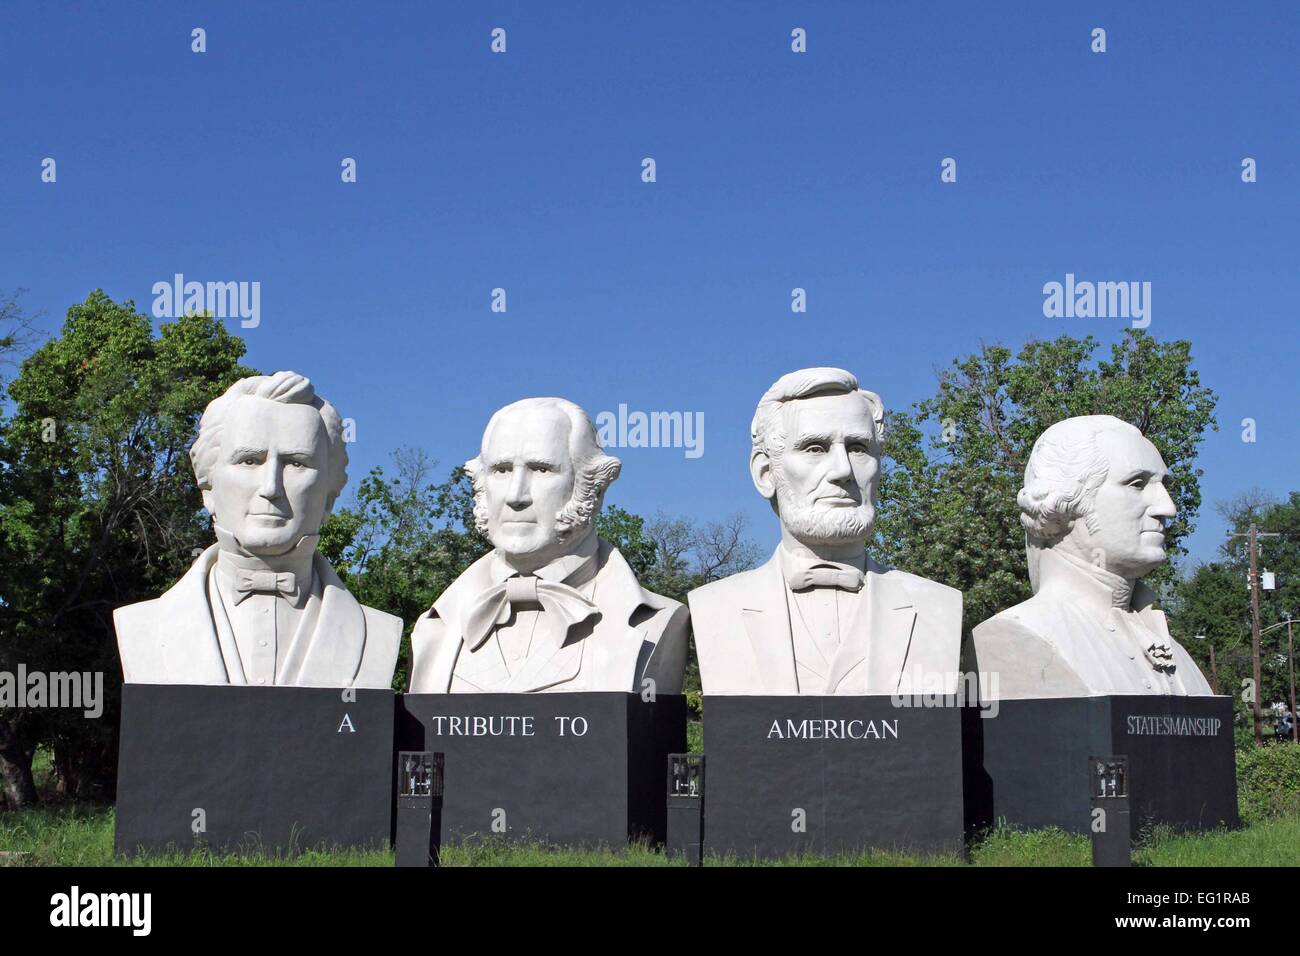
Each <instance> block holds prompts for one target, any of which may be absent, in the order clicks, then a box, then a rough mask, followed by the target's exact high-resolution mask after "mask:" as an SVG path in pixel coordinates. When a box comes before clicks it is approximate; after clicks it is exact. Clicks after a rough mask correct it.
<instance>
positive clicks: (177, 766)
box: [116, 684, 393, 853]
mask: <svg viewBox="0 0 1300 956" xmlns="http://www.w3.org/2000/svg"><path fill="white" fill-rule="evenodd" d="M349 693H350V694H354V695H355V700H344V696H343V695H344V691H343V690H342V689H339V690H334V689H322V688H306V687H218V686H196V685H182V684H125V685H123V687H122V725H121V744H120V749H119V753H118V771H117V836H116V847H117V850H118V852H120V853H132V852H135V851H137V850H140V849H144V850H151V851H161V850H165V849H168V848H172V849H177V850H188V849H192V848H193V847H195V846H196V845H206V846H209V847H211V848H213V849H233V848H236V847H241V846H242V847H258V848H261V849H264V850H266V851H267V852H277V851H284V850H288V849H291V848H295V849H305V848H309V847H314V846H318V845H326V846H335V845H336V846H358V847H364V846H371V847H386V846H387V845H388V840H389V835H390V828H391V820H392V805H393V790H392V777H393V771H392V764H393V692H392V691H390V690H356V691H350V692H349ZM196 830H197V831H198V832H196Z"/></svg>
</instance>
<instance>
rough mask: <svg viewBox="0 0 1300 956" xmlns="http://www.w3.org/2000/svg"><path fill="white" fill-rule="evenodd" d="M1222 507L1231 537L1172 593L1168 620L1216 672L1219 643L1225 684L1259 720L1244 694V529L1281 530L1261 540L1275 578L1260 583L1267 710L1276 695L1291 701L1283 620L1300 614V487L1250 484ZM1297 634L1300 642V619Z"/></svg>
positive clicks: (1248, 672) (1247, 627) (1247, 646)
mask: <svg viewBox="0 0 1300 956" xmlns="http://www.w3.org/2000/svg"><path fill="white" fill-rule="evenodd" d="M1218 510H1219V512H1220V513H1221V514H1222V515H1223V517H1224V519H1225V520H1226V521H1227V523H1228V528H1229V535H1231V537H1229V538H1228V539H1227V540H1226V541H1225V542H1224V544H1223V545H1222V546H1221V548H1220V557H1219V559H1218V560H1216V561H1211V562H1208V563H1206V564H1202V565H1199V566H1198V567H1196V568H1195V569H1194V570H1193V571H1192V572H1191V573H1190V574H1188V575H1186V576H1185V577H1184V578H1183V579H1181V580H1180V581H1179V582H1178V583H1177V585H1176V586H1175V588H1174V591H1173V595H1172V598H1171V600H1170V601H1169V627H1170V632H1171V633H1172V634H1173V636H1174V638H1175V639H1177V640H1178V641H1179V642H1180V643H1182V644H1183V645H1184V646H1185V647H1186V648H1187V649H1188V651H1189V652H1190V653H1191V654H1192V656H1193V657H1195V658H1196V661H1197V663H1198V664H1200V666H1201V669H1202V670H1203V671H1204V672H1205V673H1206V675H1210V673H1211V667H1210V648H1211V647H1213V648H1214V657H1215V661H1214V670H1215V671H1217V674H1218V684H1219V689H1220V690H1221V691H1222V692H1223V693H1225V694H1231V695H1233V696H1234V697H1236V699H1237V710H1238V712H1239V713H1240V714H1242V715H1243V719H1244V720H1245V721H1246V722H1248V723H1253V717H1249V716H1248V715H1249V714H1250V712H1251V711H1252V710H1253V705H1252V704H1251V703H1249V701H1248V700H1247V699H1246V698H1245V697H1244V696H1243V694H1242V690H1243V688H1244V686H1245V684H1244V682H1245V681H1246V680H1248V679H1250V678H1252V677H1253V667H1252V662H1251V619H1250V589H1249V587H1248V575H1249V570H1250V558H1249V555H1248V553H1247V550H1246V547H1247V545H1246V538H1245V533H1246V531H1247V529H1248V528H1249V527H1250V525H1251V524H1252V523H1254V524H1256V525H1257V526H1258V529H1259V530H1260V531H1261V532H1269V533H1276V534H1278V535H1279V537H1276V538H1261V539H1260V540H1259V570H1260V571H1261V572H1262V571H1265V570H1267V571H1271V572H1273V574H1274V579H1275V584H1276V588H1275V589H1274V590H1271V591H1265V590H1261V591H1260V600H1259V620H1260V628H1261V630H1262V632H1263V633H1262V634H1261V636H1260V679H1261V682H1262V686H1261V688H1260V694H1259V699H1260V702H1261V704H1263V705H1264V707H1265V709H1266V710H1267V709H1268V708H1269V707H1270V705H1272V704H1274V703H1281V704H1285V705H1286V706H1287V708H1288V709H1289V707H1290V689H1289V683H1290V667H1289V662H1288V659H1287V629H1286V626H1285V625H1282V624H1281V622H1283V621H1285V620H1287V619H1288V618H1295V617H1300V492H1292V493H1291V494H1290V495H1289V496H1288V497H1287V499H1286V500H1285V501H1280V500H1278V499H1276V498H1273V497H1272V496H1270V495H1267V494H1265V493H1263V492H1260V491H1258V490H1251V491H1247V492H1243V493H1242V494H1240V495H1237V496H1236V497H1235V498H1232V499H1230V500H1228V501H1225V502H1222V503H1220V505H1219V508H1218ZM1272 625H1280V626H1277V627H1273V626H1272ZM1198 638H1203V639H1198ZM1294 638H1295V642H1296V643H1300V627H1296V628H1295V635H1294Z"/></svg>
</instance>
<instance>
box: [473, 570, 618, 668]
mask: <svg viewBox="0 0 1300 956" xmlns="http://www.w3.org/2000/svg"><path fill="white" fill-rule="evenodd" d="M539 606H540V607H541V609H542V612H543V615H542V620H543V621H544V622H546V623H545V624H544V626H545V627H546V628H547V630H548V632H549V633H550V634H551V635H552V636H553V637H555V638H557V639H558V640H557V641H556V643H557V644H563V643H564V639H565V636H566V635H567V633H568V630H569V628H570V627H571V626H573V625H574V624H577V623H578V622H579V621H585V620H587V618H589V617H592V616H593V615H596V614H599V613H600V609H599V608H597V607H596V605H595V604H593V603H592V602H591V601H589V600H587V598H586V597H585V596H583V594H582V592H581V591H579V590H577V589H576V588H572V587H569V585H567V584H560V583H558V582H556V581H547V580H546V579H545V578H538V577H534V576H533V575H528V576H515V577H511V578H507V579H506V580H505V581H503V582H501V583H500V584H498V585H496V586H495V587H490V588H488V589H487V590H486V591H484V592H483V593H482V594H480V595H479V596H478V597H477V598H475V599H474V602H473V603H472V604H471V605H470V607H469V610H468V611H467V612H466V613H465V617H464V619H463V621H462V624H461V631H462V633H463V634H464V635H465V643H466V644H467V645H468V646H469V649H470V650H471V651H475V650H478V648H479V647H480V646H481V645H482V644H483V642H484V641H486V640H487V639H488V637H489V636H490V635H491V634H492V631H493V629H494V628H496V627H497V626H498V625H500V624H505V623H506V622H507V621H509V620H510V615H511V613H513V612H514V611H517V610H520V609H521V608H522V609H529V608H537V607H539Z"/></svg>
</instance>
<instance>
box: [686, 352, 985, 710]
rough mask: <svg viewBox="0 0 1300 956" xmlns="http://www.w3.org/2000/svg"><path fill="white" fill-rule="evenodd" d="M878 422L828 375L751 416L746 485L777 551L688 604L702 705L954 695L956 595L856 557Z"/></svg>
mask: <svg viewBox="0 0 1300 956" xmlns="http://www.w3.org/2000/svg"><path fill="white" fill-rule="evenodd" d="M883 421H884V407H883V406H882V404H881V401H880V398H879V396H877V395H875V394H874V393H872V392H868V391H865V390H862V389H859V388H858V380H857V378H855V377H854V376H853V375H852V374H851V373H849V372H846V371H844V370H843V369H837V368H810V369H802V370H800V371H797V372H791V373H790V374H788V375H783V376H782V377H781V378H780V379H778V380H777V382H776V384H774V385H773V386H772V387H771V388H770V389H768V390H767V394H765V395H764V396H763V398H762V400H761V401H760V402H759V404H758V410H757V412H756V413H755V415H754V422H753V426H752V428H751V439H752V443H753V447H752V452H751V455H750V463H749V469H750V476H751V477H752V478H753V481H754V485H755V487H757V488H758V491H759V494H761V495H763V497H765V498H767V499H768V500H769V501H770V502H771V503H772V508H773V510H775V511H776V514H777V517H778V518H779V519H780V521H781V543H780V545H779V546H778V547H777V549H776V553H775V554H773V556H772V558H771V560H769V561H768V562H767V563H766V564H765V565H763V566H762V567H760V568H756V569H754V570H752V571H745V572H743V573H741V574H737V575H733V576H732V577H729V578H724V579H722V580H721V581H715V582H713V583H711V584H707V585H705V586H704V587H701V588H698V589H696V590H695V591H692V592H691V593H690V595H689V601H690V608H691V621H692V626H693V628H694V631H695V648H696V653H697V654H698V655H699V661H700V679H701V682H702V684H703V689H704V694H705V695H706V696H708V695H794V694H814V695H831V694H859V695H867V694H870V695H877V694H882V695H883V694H894V693H922V692H925V691H927V690H935V691H939V690H941V691H942V692H943V693H954V692H955V690H956V685H957V681H958V670H959V658H960V649H961V592H960V591H957V590H955V589H953V588H950V587H947V586H945V585H942V584H938V583H936V582H934V581H927V580H926V579H924V578H921V577H918V576H916V575H914V574H908V573H906V572H903V571H895V570H890V569H886V568H883V567H881V566H880V565H878V564H877V563H876V562H874V561H873V560H871V558H870V557H868V556H867V554H866V551H865V543H866V540H867V538H868V537H869V536H870V534H871V526H872V522H873V521H874V518H875V499H876V485H877V481H878V477H879V470H880V446H881V440H882V438H883Z"/></svg>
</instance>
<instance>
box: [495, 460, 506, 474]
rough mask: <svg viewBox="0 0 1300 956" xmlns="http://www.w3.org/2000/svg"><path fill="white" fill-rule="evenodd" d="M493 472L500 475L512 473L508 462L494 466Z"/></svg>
mask: <svg viewBox="0 0 1300 956" xmlns="http://www.w3.org/2000/svg"><path fill="white" fill-rule="evenodd" d="M492 471H493V472H494V473H496V474H498V475H504V474H506V473H507V472H509V471H510V465H509V464H508V463H507V462H502V463H501V464H499V465H493V466H492Z"/></svg>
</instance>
